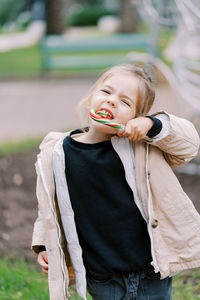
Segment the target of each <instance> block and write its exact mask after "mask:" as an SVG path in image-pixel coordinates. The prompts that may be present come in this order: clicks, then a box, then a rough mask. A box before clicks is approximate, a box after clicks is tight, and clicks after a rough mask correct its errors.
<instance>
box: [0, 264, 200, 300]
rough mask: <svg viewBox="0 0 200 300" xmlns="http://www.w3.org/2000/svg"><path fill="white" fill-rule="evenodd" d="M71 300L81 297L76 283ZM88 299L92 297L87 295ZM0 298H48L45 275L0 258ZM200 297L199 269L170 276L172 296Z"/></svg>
mask: <svg viewBox="0 0 200 300" xmlns="http://www.w3.org/2000/svg"><path fill="white" fill-rule="evenodd" d="M70 293H71V297H70V299H71V300H81V298H80V297H79V296H78V295H77V293H76V290H75V286H74V285H73V286H71V287H70ZM87 297H88V298H87V299H88V300H92V299H91V297H90V296H89V295H87ZM0 299H1V300H12V299H19V300H49V292H48V282H47V275H46V274H44V273H43V272H42V271H40V269H39V268H38V267H36V264H32V263H28V262H26V261H24V260H20V259H17V260H14V259H8V258H1V259H0ZM198 299H200V269H194V270H192V271H186V272H183V273H181V274H179V275H176V276H175V277H174V279H173V300H198Z"/></svg>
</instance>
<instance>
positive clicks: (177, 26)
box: [41, 0, 200, 130]
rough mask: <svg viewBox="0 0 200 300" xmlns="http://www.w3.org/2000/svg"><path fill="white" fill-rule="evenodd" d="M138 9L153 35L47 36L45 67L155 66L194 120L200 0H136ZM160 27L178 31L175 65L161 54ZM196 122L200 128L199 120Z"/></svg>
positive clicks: (199, 106)
mask: <svg viewBox="0 0 200 300" xmlns="http://www.w3.org/2000/svg"><path fill="white" fill-rule="evenodd" d="M137 9H138V12H139V14H140V16H141V17H142V18H143V19H144V20H145V21H146V22H148V23H149V24H148V25H149V27H150V34H148V35H147V34H138V33H137V34H125V35H124V34H115V35H112V36H106V37H98V38H94V37H90V38H79V39H77V38H71V37H66V36H46V37H44V39H43V40H42V42H41V50H42V53H43V56H42V57H43V60H42V62H43V68H44V70H51V69H69V70H77V69H80V70H81V69H87V70H92V69H95V68H107V67H110V66H112V65H114V64H117V63H126V62H134V63H138V62H139V63H144V67H146V68H148V71H149V72H153V68H154V67H155V68H157V69H159V70H160V71H161V73H162V74H163V75H164V77H165V78H166V79H167V81H168V82H169V84H170V86H171V87H172V88H174V89H176V91H177V92H178V93H179V94H180V96H181V97H182V98H183V99H184V100H185V101H187V102H188V103H189V104H190V105H191V106H192V107H193V108H194V118H193V119H196V117H197V118H198V116H199V114H200V51H199V48H200V22H199V20H200V3H199V2H198V0H167V1H155V0H142V1H137ZM161 26H162V27H163V26H165V27H170V28H172V29H173V31H174V32H175V39H174V40H175V42H174V45H173V49H172V50H173V51H172V52H173V55H171V57H170V55H168V53H167V51H165V55H168V59H171V60H172V64H173V68H172V69H171V68H169V67H168V66H167V65H166V64H165V63H164V62H163V60H162V59H160V54H159V53H158V47H157V46H158V38H159V32H160V28H161ZM138 50H139V52H138ZM109 51H110V53H109ZM141 51H142V52H144V53H141ZM128 52H129V53H128ZM168 52H169V51H168ZM127 53H128V54H127ZM63 54H64V55H63ZM196 125H197V127H199V126H198V125H199V124H198V123H197V124H196ZM199 130H200V127H199Z"/></svg>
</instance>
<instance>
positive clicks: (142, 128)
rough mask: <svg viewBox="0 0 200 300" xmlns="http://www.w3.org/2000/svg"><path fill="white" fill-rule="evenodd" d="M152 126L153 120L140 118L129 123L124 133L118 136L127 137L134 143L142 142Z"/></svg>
mask: <svg viewBox="0 0 200 300" xmlns="http://www.w3.org/2000/svg"><path fill="white" fill-rule="evenodd" d="M152 126H153V120H151V119H150V118H145V117H138V118H135V119H132V120H130V121H128V123H127V124H126V127H125V129H124V131H123V132H122V133H118V134H117V135H118V136H124V137H127V138H128V139H129V140H132V141H140V140H141V139H143V138H144V137H145V136H146V134H147V132H148V131H149V130H150V129H151V127H152Z"/></svg>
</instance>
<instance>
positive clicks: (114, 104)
mask: <svg viewBox="0 0 200 300" xmlns="http://www.w3.org/2000/svg"><path fill="white" fill-rule="evenodd" d="M107 103H109V104H110V105H111V106H112V107H116V103H115V101H113V100H107Z"/></svg>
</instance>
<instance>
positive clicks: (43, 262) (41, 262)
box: [37, 252, 48, 269]
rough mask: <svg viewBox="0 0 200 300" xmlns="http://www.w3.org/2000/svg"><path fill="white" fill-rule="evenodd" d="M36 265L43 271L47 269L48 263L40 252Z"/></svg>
mask: <svg viewBox="0 0 200 300" xmlns="http://www.w3.org/2000/svg"><path fill="white" fill-rule="evenodd" d="M37 261H38V264H39V265H40V266H41V267H42V268H44V269H48V261H47V258H46V256H44V255H42V253H41V252H40V253H39V254H38V260H37Z"/></svg>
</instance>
